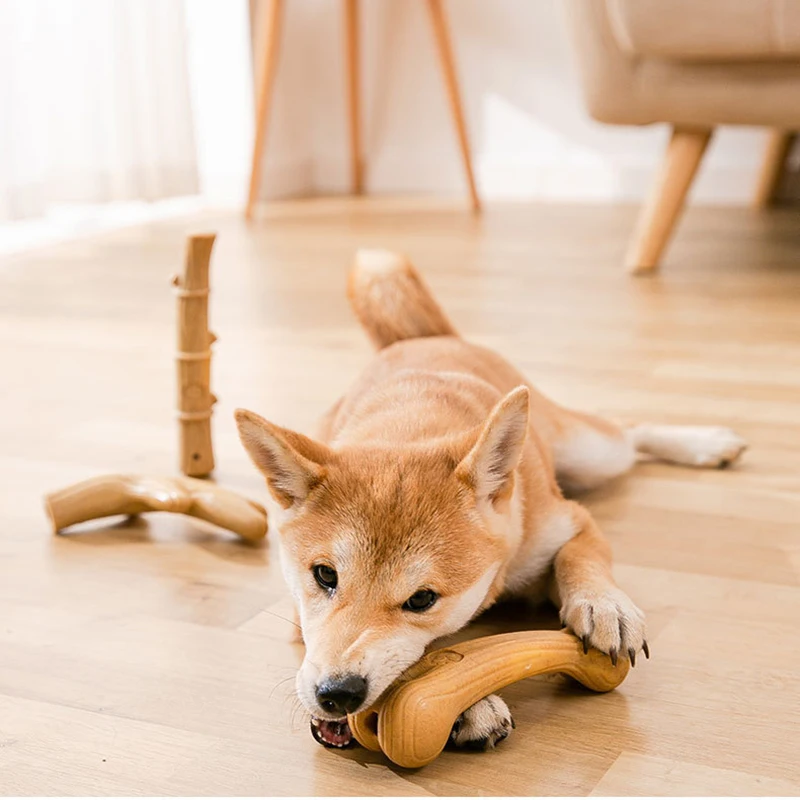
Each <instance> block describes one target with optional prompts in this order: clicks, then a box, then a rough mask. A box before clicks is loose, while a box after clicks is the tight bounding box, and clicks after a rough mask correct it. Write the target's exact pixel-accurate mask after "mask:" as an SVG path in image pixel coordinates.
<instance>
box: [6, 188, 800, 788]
mask: <svg viewBox="0 0 800 800" xmlns="http://www.w3.org/2000/svg"><path fill="white" fill-rule="evenodd" d="M633 216H634V210H633V209H610V208H576V207H571V206H553V207H549V208H546V207H535V206H516V207H507V208H498V209H492V210H489V211H488V212H487V214H486V216H485V217H484V218H483V219H482V220H474V219H473V218H471V217H470V216H469V215H468V214H466V213H464V212H462V211H461V210H458V209H454V208H452V207H448V206H446V205H440V206H433V205H422V204H414V203H408V204H405V205H397V206H394V205H392V204H386V203H380V202H369V201H363V202H360V203H350V204H348V203H341V202H316V203H305V204H300V203H298V204H287V205H285V206H279V207H276V208H274V209H273V210H272V211H270V212H269V219H268V220H264V219H262V221H261V222H259V223H257V224H255V225H254V226H253V227H252V228H247V227H246V226H245V225H244V224H243V223H242V222H241V221H240V220H239V219H238V218H236V217H233V216H225V217H219V218H215V217H213V216H208V217H206V218H196V219H190V220H181V221H177V222H170V223H164V224H159V225H154V226H151V227H147V228H138V229H130V230H125V231H122V232H118V233H115V234H112V235H108V236H106V237H104V238H102V239H95V240H92V241H86V242H80V243H75V244H69V245H62V246H59V247H57V248H53V249H49V250H45V251H41V252H37V253H35V254H32V255H26V256H24V257H18V258H16V259H15V260H13V261H6V262H5V263H4V264H3V265H2V266H1V267H0V310H1V313H0V375H2V383H1V384H0V403H2V414H0V442H1V443H2V445H1V447H0V792H3V793H11V794H25V793H36V794H52V793H56V794H62V793H63V794H115V793H116V794H119V793H124V794H146V793H147V794H178V793H181V794H215V793H216V794H233V795H247V794H321V795H330V794H339V795H351V794H361V793H369V794H391V795H416V794H421V795H425V794H453V793H455V794H467V795H472V794H496V793H502V794H513V795H517V794H564V793H566V794H578V795H583V794H591V793H594V794H641V793H653V794H714V793H734V794H742V793H744V794H790V793H797V792H798V791H800V672H799V671H798V663H800V634H799V631H800V625H798V615H799V614H800V590H798V583H799V580H798V577H799V576H800V455H798V453H799V451H800V220H799V218H798V215H797V213H796V211H795V212H775V213H772V214H770V215H768V216H762V217H759V216H756V215H753V214H752V213H750V212H748V211H744V210H729V209H720V210H702V209H693V210H691V211H690V212H689V213H688V214H687V217H686V219H685V221H684V223H683V224H682V225H681V227H680V230H679V232H678V236H677V238H676V241H675V244H674V246H673V247H672V249H671V251H670V253H669V257H668V258H667V260H666V263H665V265H664V271H663V273H662V275H661V276H660V277H655V278H652V279H638V280H637V279H631V278H629V277H627V276H626V275H624V273H623V272H622V269H621V266H620V263H621V258H622V253H623V250H624V247H625V240H626V237H627V234H628V233H629V231H630V228H631V224H632V221H633ZM203 229H213V230H217V231H219V239H218V245H217V249H216V252H215V257H214V261H213V268H212V283H213V287H214V289H213V299H212V325H213V329H214V330H215V331H216V333H217V334H218V335H219V342H218V345H217V346H216V354H215V361H214V369H213V372H214V385H215V391H216V392H217V394H218V395H219V397H220V403H219V406H218V409H217V414H216V417H215V436H216V443H217V456H218V461H219V465H220V466H219V470H218V472H217V476H216V477H217V479H218V480H219V481H220V482H222V483H224V484H225V485H227V486H231V487H235V488H238V489H239V490H241V491H243V492H245V493H249V494H251V495H253V496H256V497H257V496H259V495H261V494H262V488H261V485H260V481H259V478H258V477H257V476H256V475H255V473H254V471H253V470H252V469H251V467H250V466H249V464H248V462H247V461H246V458H245V455H244V453H243V451H242V450H241V449H240V446H239V444H238V442H237V440H236V437H235V433H234V428H233V424H232V419H231V412H232V410H233V408H234V407H236V406H246V407H250V408H254V409H256V410H258V411H259V412H261V413H263V414H265V415H267V416H269V417H270V418H271V419H273V420H275V421H278V422H281V423H284V424H287V425H293V426H297V427H299V428H308V427H309V426H310V425H311V423H312V421H313V420H314V419H315V417H316V415H317V414H319V413H320V412H321V411H322V410H323V409H324V408H325V407H326V406H327V405H328V404H329V403H330V402H331V401H333V400H334V399H335V398H336V396H337V395H338V394H339V393H340V392H341V391H342V390H343V389H344V388H345V387H346V386H347V384H348V383H349V382H350V381H351V380H352V379H353V377H354V376H355V375H356V374H357V372H358V370H359V368H360V367H361V366H362V365H363V364H364V363H365V360H366V358H367V357H368V354H369V348H368V346H367V344H366V341H365V339H364V337H363V335H362V334H361V332H360V330H359V328H358V327H357V325H356V323H355V322H354V321H353V319H352V317H351V315H350V313H349V310H348V308H347V306H346V302H345V298H344V276H345V270H346V267H347V263H348V259H349V258H350V255H351V253H352V251H353V250H354V248H355V247H357V246H360V245H373V246H386V247H390V248H397V249H402V250H405V251H407V252H408V253H409V254H410V255H411V256H412V257H413V259H414V260H415V261H416V262H417V264H418V265H419V266H420V267H421V268H422V269H423V270H424V271H425V274H426V275H427V276H428V279H429V281H430V283H431V284H432V285H433V287H434V289H435V291H436V292H437V294H438V295H439V297H440V298H441V299H442V301H443V302H444V304H445V305H446V307H447V309H448V310H449V312H450V313H451V315H452V317H453V318H454V320H455V321H456V322H457V324H458V325H459V327H460V328H461V330H462V331H463V332H464V333H465V334H467V335H469V336H471V337H473V338H475V339H477V340H480V341H482V342H484V343H486V344H489V345H491V346H494V347H496V348H498V349H499V350H501V351H502V352H504V353H505V354H507V355H508V356H509V357H511V358H512V359H514V360H515V361H516V362H517V363H518V364H519V365H520V366H521V367H522V368H523V369H524V370H525V371H526V372H527V373H528V374H529V375H530V376H531V377H532V379H533V380H534V381H535V382H537V383H538V384H539V386H540V387H542V388H543V389H544V390H545V391H547V392H549V393H550V394H551V395H553V396H554V397H555V398H557V399H559V400H561V401H563V402H565V403H568V404H573V405H575V406H577V407H579V408H584V409H587V410H594V411H599V412H602V413H605V414H608V415H612V416H618V417H623V418H629V419H648V420H663V421H667V422H696V423H710V424H724V425H730V426H733V427H735V428H736V429H737V430H738V431H740V432H741V433H742V434H743V435H744V436H746V437H747V438H748V439H749V440H750V442H751V449H750V450H749V451H748V453H747V454H746V457H745V460H744V462H743V463H742V465H741V466H740V467H738V468H736V469H732V470H729V471H723V472H699V471H693V470H691V469H678V468H670V467H667V466H662V465H656V464H649V465H644V466H642V467H641V468H640V469H639V470H638V471H637V473H636V475H635V476H634V477H631V478H630V479H628V480H625V481H622V482H620V483H619V484H618V485H617V486H616V487H614V488H613V490H606V491H603V492H600V493H597V494H595V495H594V496H592V497H590V498H588V499H587V502H588V504H589V505H590V506H591V508H592V509H593V510H594V513H595V514H596V515H597V517H598V518H599V519H600V521H601V523H602V524H603V526H604V527H605V529H606V531H607V532H608V534H609V536H610V539H611V541H612V542H613V545H614V549H615V552H616V560H617V567H616V573H617V576H618V578H619V580H620V582H621V583H622V584H623V585H624V587H625V588H626V589H627V590H628V591H629V592H630V593H631V594H632V596H633V597H634V599H635V600H636V601H637V602H638V603H639V604H640V605H641V606H642V608H643V609H645V611H646V612H647V613H648V615H649V624H650V631H651V633H650V637H649V638H650V642H651V646H652V650H653V658H652V660H651V661H649V662H644V663H643V664H642V665H641V666H638V667H637V668H636V669H635V670H634V671H633V673H632V674H631V676H630V678H629V679H628V680H627V681H626V683H625V684H623V686H622V687H621V688H620V690H618V691H616V692H613V693H611V694H609V695H604V696H593V695H589V694H586V693H584V692H581V691H578V690H575V689H573V688H570V687H568V686H566V685H564V684H562V683H561V682H560V681H559V680H552V679H551V680H530V681H527V682H525V683H522V684H517V685H516V686H514V687H512V688H510V689H508V690H507V691H506V692H505V693H504V695H505V697H506V699H507V700H508V702H509V705H510V706H511V708H512V711H513V713H514V715H515V717H516V720H517V730H516V731H515V733H514V735H513V736H512V737H511V738H510V739H509V740H508V741H507V742H505V743H504V744H503V745H502V746H501V747H500V748H499V749H498V750H497V751H495V752H492V753H487V754H469V755H467V754H460V753H447V754H445V755H443V756H442V757H441V758H440V759H439V760H438V761H436V762H435V763H434V764H432V765H431V766H429V767H427V768H425V769H423V770H420V771H417V772H407V771H403V770H400V769H394V768H391V767H389V766H388V765H387V763H386V762H385V761H384V760H383V759H382V757H380V756H378V755H375V754H370V753H367V752H365V751H363V750H359V751H350V752H348V753H345V754H340V753H334V752H330V751H327V750H324V749H323V748H321V747H319V746H318V745H316V744H315V743H314V742H313V741H312V738H311V736H310V734H309V732H308V728H307V720H306V719H305V717H304V715H303V713H302V712H301V711H300V709H299V708H298V707H297V704H296V702H295V701H294V700H293V697H292V680H293V675H294V671H295V668H296V666H297V664H298V661H299V658H300V653H299V651H298V649H297V647H296V645H293V644H292V643H291V634H292V626H291V625H290V624H289V623H288V622H287V621H286V620H285V619H284V617H285V616H286V615H287V614H288V610H289V609H288V605H287V603H286V600H285V592H284V589H283V586H282V583H281V579H280V576H279V571H278V568H277V564H276V558H275V548H274V545H268V546H265V547H263V548H252V547H246V546H242V545H241V544H239V542H237V541H235V540H233V538H232V537H230V536H227V535H226V534H225V533H222V532H217V531H213V530H210V529H202V528H200V527H198V525H197V524H195V523H192V522H189V521H188V520H185V519H183V518H170V517H165V516H160V517H151V518H150V519H148V520H144V519H143V520H140V521H137V522H133V523H126V524H117V525H111V526H108V525H105V526H104V525H99V526H97V527H96V529H95V530H94V531H93V532H85V533H82V534H75V535H69V536H62V537H57V538H54V537H52V536H51V534H50V532H49V530H48V525H47V523H46V521H45V517H44V514H43V512H42V509H41V500H40V498H41V495H42V493H43V492H44V491H46V490H50V489H54V488H57V487H60V486H62V485H65V484H68V483H70V482H72V481H75V480H78V479H82V478H85V477H89V476H92V475H95V474H98V473H103V472H109V471H125V472H152V473H156V474H158V473H170V472H172V471H173V469H174V465H175V461H176V456H175V438H176V437H175V424H174V420H173V399H174V389H173V362H172V352H173V340H174V336H173V311H174V309H173V298H172V296H171V294H170V288H169V277H170V274H171V272H172V271H173V270H174V269H175V268H176V267H177V266H178V265H179V263H180V260H181V254H182V248H183V236H184V234H185V233H186V232H187V231H192V230H195V231H196V230H203ZM509 616H510V617H511V619H512V621H511V622H510V623H506V621H504V618H503V616H502V615H497V614H494V615H493V616H492V617H491V618H490V619H489V620H488V621H486V622H485V623H483V624H482V626H481V628H480V630H481V631H484V630H488V629H500V628H502V627H504V626H505V625H506V624H516V625H524V624H529V625H549V626H552V625H553V624H554V618H553V617H552V616H545V617H542V616H538V617H531V618H529V619H528V620H527V621H526V620H525V619H523V618H522V617H521V615H520V614H519V612H516V614H514V615H512V614H511V612H509Z"/></svg>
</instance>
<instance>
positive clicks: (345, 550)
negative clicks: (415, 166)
mask: <svg viewBox="0 0 800 800" xmlns="http://www.w3.org/2000/svg"><path fill="white" fill-rule="evenodd" d="M236 419H237V423H238V426H239V434H240V436H241V439H242V442H243V443H244V445H245V448H246V449H247V451H248V453H249V454H250V456H251V458H252V459H253V461H254V463H255V464H256V466H257V467H258V468H259V470H260V471H261V472H262V473H263V474H264V476H265V477H266V479H267V484H268V486H269V489H270V493H271V494H272V496H273V498H274V500H275V501H276V504H275V507H276V510H277V512H278V517H279V518H278V519H275V518H274V517H273V520H274V521H276V522H277V524H278V526H279V530H280V551H281V563H282V567H283V572H284V575H285V577H286V580H287V583H288V585H289V588H290V590H291V593H292V595H293V596H294V599H295V602H296V603H297V606H298V609H299V613H300V622H301V627H302V631H303V639H304V641H305V645H306V657H305V660H304V662H303V666H302V667H301V669H300V672H299V673H298V678H297V690H298V694H299V696H300V699H301V700H302V702H303V703H304V705H305V706H306V707H307V708H308V710H309V711H310V712H311V713H312V714H313V715H314V716H315V717H318V718H322V719H326V720H337V719H342V718H343V717H344V716H345V715H346V714H347V713H352V712H355V711H357V710H360V709H363V708H367V707H369V706H370V705H371V704H372V703H373V702H374V701H375V700H376V699H377V698H378V697H379V695H380V694H381V693H382V692H383V691H384V690H385V689H386V688H387V687H388V686H389V684H391V683H392V682H393V681H394V680H395V678H397V677H398V676H399V675H400V673H401V672H403V671H404V670H405V669H406V668H407V667H409V666H410V665H411V664H413V663H414V662H415V661H417V660H418V659H419V658H420V657H421V656H422V655H423V653H424V650H425V648H426V646H427V645H428V644H429V643H430V642H432V641H433V640H434V639H437V638H439V637H441V636H444V635H446V634H449V633H453V632H454V631H456V630H458V629H459V628H461V627H463V626H464V625H465V624H466V623H467V622H468V621H469V620H470V619H471V618H472V617H473V616H475V614H476V613H477V612H478V611H480V610H482V609H483V608H485V607H486V606H488V605H489V604H490V603H491V602H492V601H493V600H494V599H495V597H496V595H497V593H498V591H499V589H500V587H501V584H502V578H503V572H504V569H505V566H504V564H505V561H506V558H507V554H508V552H509V549H510V548H511V547H512V546H513V545H514V543H515V542H514V541H513V540H514V538H515V537H518V536H519V535H520V522H519V515H520V513H521V511H520V507H519V503H518V502H517V500H516V499H515V497H516V496H515V493H514V474H515V469H516V467H517V464H518V462H519V459H520V455H521V452H522V448H523V444H524V441H525V433H526V429H527V419H528V391H527V389H525V388H524V387H521V388H519V389H516V390H515V391H514V392H512V393H511V394H509V395H508V396H507V397H505V398H504V399H503V400H502V401H501V402H500V403H498V405H497V406H496V407H495V409H494V410H493V411H492V413H491V415H490V416H489V418H488V420H487V422H486V423H485V425H483V426H482V427H479V428H478V429H476V430H475V431H473V432H471V433H470V434H469V435H464V436H460V437H457V438H455V439H442V440H438V441H436V442H433V443H429V444H425V445H409V446H404V447H397V446H394V445H386V446H385V447H337V448H336V449H333V448H329V447H327V446H326V445H323V444H320V443H318V442H315V441H312V440H311V439H309V438H307V437H305V436H303V435H301V434H298V433H294V432H292V431H289V430H286V429H284V428H279V427H277V426H276V425H273V424H271V423H269V422H267V421H266V420H264V419H262V418H261V417H259V416H257V415H256V414H253V413H251V412H249V411H238V412H237V413H236Z"/></svg>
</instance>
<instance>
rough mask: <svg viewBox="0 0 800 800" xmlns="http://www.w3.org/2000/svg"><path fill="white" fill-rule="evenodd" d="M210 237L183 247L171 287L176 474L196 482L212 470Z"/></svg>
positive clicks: (200, 237) (191, 239)
mask: <svg viewBox="0 0 800 800" xmlns="http://www.w3.org/2000/svg"><path fill="white" fill-rule="evenodd" d="M215 238H216V236H215V234H213V233H207V234H198V235H195V236H190V237H189V238H188V239H187V241H186V256H185V259H184V269H183V275H175V276H174V277H173V279H172V285H173V286H174V287H175V295H176V296H177V299H178V350H177V353H176V354H175V359H176V364H177V376H178V420H179V424H180V436H179V448H180V469H181V472H182V473H183V474H184V475H191V476H193V477H195V478H200V477H203V476H205V475H208V474H209V473H210V472H211V471H212V470H213V469H214V448H213V445H212V442H211V414H212V413H213V406H214V403H216V401H217V398H216V397H214V395H213V394H211V388H210V387H211V345H212V344H213V343H214V342H215V341H216V339H217V337H216V336H214V334H213V333H211V332H210V331H209V330H208V294H209V284H208V267H209V262H210V261H211V248H212V247H213V246H214V239H215Z"/></svg>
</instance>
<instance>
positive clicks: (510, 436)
mask: <svg viewBox="0 0 800 800" xmlns="http://www.w3.org/2000/svg"><path fill="white" fill-rule="evenodd" d="M529 401H530V391H529V390H528V387H527V386H518V387H517V388H516V389H514V390H513V391H512V392H510V393H509V394H507V395H506V396H505V397H504V398H503V399H502V400H501V401H500V402H499V403H498V404H497V405H496V406H495V407H494V408H493V409H492V413H491V414H490V415H489V419H488V421H487V422H486V424H485V425H484V426H483V429H482V430H481V432H480V434H479V436H478V441H477V442H476V443H475V444H474V445H473V447H472V449H471V450H470V451H469V453H468V454H467V456H466V457H465V458H464V459H463V460H462V461H461V463H460V464H459V465H458V467H457V468H456V475H457V476H458V477H459V478H460V479H461V480H463V481H464V482H465V483H467V484H468V485H469V486H471V488H472V489H473V491H474V492H475V494H476V495H477V496H478V498H479V499H483V500H489V501H491V502H494V501H495V500H497V499H498V498H501V497H504V496H506V495H507V494H508V493H509V492H510V490H511V489H512V488H513V486H514V483H513V480H512V477H513V474H514V470H515V469H516V468H517V465H518V464H519V460H520V457H521V456H522V448H523V446H524V444H525V435H526V434H527V432H528V405H529Z"/></svg>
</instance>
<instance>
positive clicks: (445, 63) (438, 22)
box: [428, 0, 481, 211]
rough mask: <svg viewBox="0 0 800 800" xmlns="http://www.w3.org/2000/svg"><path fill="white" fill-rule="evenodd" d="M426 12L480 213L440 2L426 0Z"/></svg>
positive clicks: (453, 64) (456, 80) (473, 201)
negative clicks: (429, 17)
mask: <svg viewBox="0 0 800 800" xmlns="http://www.w3.org/2000/svg"><path fill="white" fill-rule="evenodd" d="M428 10H429V11H430V16H431V24H432V26H433V35H434V37H435V38H436V49H437V50H438V52H439V61H440V63H441V66H442V73H443V75H444V80H445V84H446V88H447V97H448V100H449V101H450V113H451V114H452V115H453V121H454V122H455V126H456V133H457V135H458V144H459V146H460V148H461V158H462V160H463V162H464V172H465V173H466V175H467V184H468V186H469V195H470V200H471V202H472V209H473V211H480V209H481V201H480V199H479V198H478V190H477V189H476V188H475V176H474V175H473V173H472V160H471V157H470V151H469V139H468V137H467V125H466V122H465V121H464V112H463V110H462V108H461V96H460V93H459V91H458V78H457V77H456V69H455V62H454V58H453V48H452V44H451V42H450V32H449V30H448V27H447V19H446V17H445V13H444V6H443V5H442V0H428Z"/></svg>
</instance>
